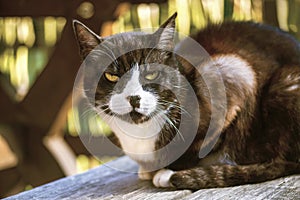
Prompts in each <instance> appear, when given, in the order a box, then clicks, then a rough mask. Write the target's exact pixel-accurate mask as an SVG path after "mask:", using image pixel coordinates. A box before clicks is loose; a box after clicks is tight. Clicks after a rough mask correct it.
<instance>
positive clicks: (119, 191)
mask: <svg viewBox="0 0 300 200" xmlns="http://www.w3.org/2000/svg"><path fill="white" fill-rule="evenodd" d="M114 168H121V169H124V171H136V170H137V169H138V166H137V165H136V163H135V162H133V161H132V160H130V159H129V158H128V157H126V156H124V157H121V158H119V159H117V160H115V161H112V162H110V163H108V164H105V165H102V166H100V167H98V168H96V169H92V170H90V171H88V172H85V173H82V174H78V175H75V176H70V177H66V178H63V179H60V180H57V181H54V182H51V183H49V184H46V185H43V186H40V187H37V188H35V189H32V190H30V191H26V192H23V193H20V194H18V195H15V196H11V197H8V198H6V200H14V199H17V200H23V199H24V200H28V199H30V200H32V199H51V200H53V199H72V200H75V199H80V200H81V199H83V200H84V199H155V200H156V199H205V200H208V199H220V200H221V199H222V200H223V199H251V200H252V199H300V175H294V176H289V177H284V178H280V179H277V180H273V181H269V182H264V183H260V184H251V185H243V186H237V187H229V188H217V189H203V190H199V191H197V192H194V193H192V192H191V191H189V190H179V191H174V190H168V189H159V188H155V187H154V186H153V185H152V184H151V182H150V181H141V180H139V179H138V176H137V174H136V173H128V172H121V171H119V170H115V169H114Z"/></svg>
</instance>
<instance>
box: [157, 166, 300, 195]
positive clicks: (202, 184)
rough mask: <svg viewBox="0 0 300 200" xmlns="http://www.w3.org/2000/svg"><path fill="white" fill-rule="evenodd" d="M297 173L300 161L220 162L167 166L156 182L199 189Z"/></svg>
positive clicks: (258, 180) (159, 172) (299, 171)
mask: <svg viewBox="0 0 300 200" xmlns="http://www.w3.org/2000/svg"><path fill="white" fill-rule="evenodd" d="M294 173H300V164H299V163H293V162H270V163H264V164H253V165H243V166H242V165H237V166H232V165H218V166H208V167H195V168H192V169H187V170H182V171H171V170H166V169H163V170H160V171H158V172H157V173H156V174H155V176H154V178H153V184H154V185H155V186H156V187H175V188H177V189H192V190H198V189H203V188H213V187H229V186H235V185H241V184H247V183H257V182H262V181H267V180H272V179H275V178H278V177H281V176H286V175H290V174H294Z"/></svg>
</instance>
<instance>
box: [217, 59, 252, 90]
mask: <svg viewBox="0 0 300 200" xmlns="http://www.w3.org/2000/svg"><path fill="white" fill-rule="evenodd" d="M213 62H214V63H215V64H217V65H218V66H219V69H220V70H221V72H222V75H224V76H226V80H228V81H232V82H233V83H238V82H242V83H243V84H246V85H247V86H248V88H249V89H251V90H252V89H254V88H255V87H256V75H255V72H254V71H253V69H252V67H251V66H250V65H249V63H248V62H247V61H246V60H244V59H243V58H241V57H239V56H237V55H231V54H229V55H219V56H216V57H213Z"/></svg>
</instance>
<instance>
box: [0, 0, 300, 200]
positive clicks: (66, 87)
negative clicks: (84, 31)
mask: <svg viewBox="0 0 300 200" xmlns="http://www.w3.org/2000/svg"><path fill="white" fill-rule="evenodd" d="M175 11H177V12H178V18H177V30H178V31H179V32H181V33H184V34H187V35H189V34H193V33H195V32H197V31H198V30H200V29H203V28H204V27H205V26H206V25H207V24H208V23H220V22H222V21H224V20H252V21H256V22H262V23H267V24H271V25H273V26H278V27H280V28H281V29H283V30H285V31H288V32H290V33H291V34H292V35H294V36H295V37H297V38H298V39H299V38H300V30H299V28H300V15H299V11H300V1H299V0H153V1H150V0H93V1H92V0H90V1H84V0H64V1H61V0H43V1H39V0H13V1H5V0H0V197H4V196H8V195H12V194H16V193H18V192H21V191H24V190H29V189H31V188H33V187H36V186H38V185H41V184H44V183H47V182H50V181H53V180H55V179H58V178H61V177H64V176H68V175H73V174H76V173H80V172H83V171H85V170H88V169H90V168H92V167H95V166H98V165H100V164H102V163H103V162H105V161H109V160H111V159H114V158H116V157H117V156H119V155H117V154H114V152H111V153H110V154H108V155H107V154H105V155H100V157H101V162H100V161H99V160H97V159H95V158H94V157H92V156H91V155H90V153H89V152H88V151H87V150H86V148H85V147H84V145H83V144H82V142H81V140H80V138H79V136H78V132H77V130H76V128H75V125H77V128H79V129H81V130H84V131H85V132H89V133H91V134H93V135H95V136H97V138H98V139H99V140H97V141H101V137H104V136H105V135H109V134H110V129H109V127H108V126H107V125H106V124H104V123H103V122H102V121H101V119H99V118H97V117H95V116H89V114H88V113H87V114H86V116H85V120H84V121H82V120H79V116H78V115H79V113H80V112H79V110H78V109H77V108H76V107H74V108H72V87H73V83H74V80H75V77H76V73H77V70H78V69H79V67H80V59H79V54H78V47H77V45H76V41H75V38H74V34H73V31H72V19H78V20H80V21H82V22H83V23H84V24H86V25H87V26H88V27H90V28H91V29H92V30H93V31H94V32H96V33H98V34H100V35H101V36H107V35H111V34H115V33H119V32H124V31H130V30H132V29H134V28H149V27H158V26H159V24H161V23H162V22H163V21H164V20H166V19H167V18H168V16H170V15H172V14H173V13H174V12H175ZM97 141H96V142H97ZM99 145H100V142H99ZM101 148H103V149H104V148H106V144H103V143H101ZM105 152H107V151H105Z"/></svg>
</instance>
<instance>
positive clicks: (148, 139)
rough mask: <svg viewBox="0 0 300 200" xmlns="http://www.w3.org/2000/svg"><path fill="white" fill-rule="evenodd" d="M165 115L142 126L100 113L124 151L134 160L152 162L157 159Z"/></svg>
mask: <svg viewBox="0 0 300 200" xmlns="http://www.w3.org/2000/svg"><path fill="white" fill-rule="evenodd" d="M163 115H164V114H163V113H158V114H156V115H155V116H153V117H152V118H151V119H149V120H148V121H146V122H144V123H141V124H131V123H129V122H126V121H123V120H121V119H119V118H118V117H113V118H111V116H108V115H107V114H103V112H101V113H100V116H101V117H102V119H103V120H105V121H106V122H107V123H108V125H109V126H110V128H111V129H112V131H113V132H114V133H115V135H116V136H117V137H118V139H119V141H120V143H121V146H122V149H123V150H124V152H125V153H126V154H127V155H128V156H130V157H131V158H132V159H133V160H136V161H141V162H151V161H154V160H155V159H156V157H155V142H156V140H157V138H158V136H159V133H160V131H161V129H162V127H163V126H164V124H165V122H166V121H165V119H164V118H163V117H162V116H163Z"/></svg>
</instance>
